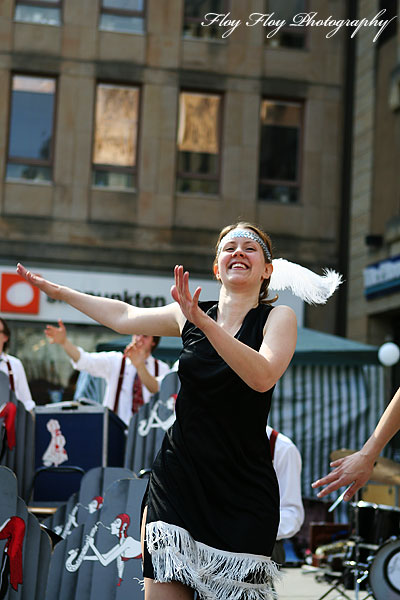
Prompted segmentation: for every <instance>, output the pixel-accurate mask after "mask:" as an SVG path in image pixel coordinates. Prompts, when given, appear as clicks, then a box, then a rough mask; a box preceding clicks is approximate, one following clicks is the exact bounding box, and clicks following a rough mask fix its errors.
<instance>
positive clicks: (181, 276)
mask: <svg viewBox="0 0 400 600" xmlns="http://www.w3.org/2000/svg"><path fill="white" fill-rule="evenodd" d="M174 275H175V285H173V286H172V288H171V296H172V297H173V299H174V300H175V302H177V303H178V304H179V306H180V307H181V311H182V313H183V314H184V316H185V317H186V319H187V320H188V321H190V322H191V323H193V324H194V325H196V326H197V327H200V328H201V323H202V322H204V320H205V318H206V315H205V313H204V312H203V311H202V310H201V308H199V296H200V292H201V287H198V288H196V290H195V292H194V294H193V296H192V294H191V293H190V291H189V273H188V271H185V272H184V271H183V267H182V265H176V267H175V269H174Z"/></svg>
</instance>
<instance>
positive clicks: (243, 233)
mask: <svg viewBox="0 0 400 600" xmlns="http://www.w3.org/2000/svg"><path fill="white" fill-rule="evenodd" d="M235 238H248V239H249V240H253V241H254V242H257V244H259V245H260V246H261V248H262V250H263V252H264V254H265V256H266V258H267V259H268V260H269V261H271V260H272V256H271V252H270V251H269V250H268V246H267V244H266V243H265V242H264V240H263V239H261V238H260V236H259V235H257V234H256V233H255V232H254V231H249V230H248V229H232V230H231V231H229V232H228V233H227V234H226V235H224V237H223V238H222V240H221V241H220V243H219V244H218V250H217V256H218V255H219V253H220V252H221V250H222V246H223V245H224V244H225V242H228V241H229V240H233V239H235Z"/></svg>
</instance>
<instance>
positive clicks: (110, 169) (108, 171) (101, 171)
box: [93, 83, 139, 188]
mask: <svg viewBox="0 0 400 600" xmlns="http://www.w3.org/2000/svg"><path fill="white" fill-rule="evenodd" d="M138 114H139V89H138V88H134V87H128V86H124V85H114V84H105V83H101V84H99V85H98V86H97V97H96V123H95V135H94V146H93V184H94V185H96V186H102V187H113V188H134V187H136V155H137V152H136V141H137V129H138Z"/></svg>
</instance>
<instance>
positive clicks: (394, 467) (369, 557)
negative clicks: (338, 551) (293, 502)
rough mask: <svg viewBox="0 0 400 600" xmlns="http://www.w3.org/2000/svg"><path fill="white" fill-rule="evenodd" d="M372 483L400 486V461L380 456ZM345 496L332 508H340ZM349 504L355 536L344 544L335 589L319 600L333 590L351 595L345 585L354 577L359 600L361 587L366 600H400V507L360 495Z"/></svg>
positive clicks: (336, 455)
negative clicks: (339, 572)
mask: <svg viewBox="0 0 400 600" xmlns="http://www.w3.org/2000/svg"><path fill="white" fill-rule="evenodd" d="M353 452H354V451H353V450H338V451H335V452H333V453H332V454H331V458H332V460H336V459H338V458H342V457H343V456H347V455H348V454H352V453H353ZM370 483H380V484H382V483H383V484H386V485H393V486H400V464H398V463H395V462H394V461H392V460H389V459H387V458H379V459H378V461H377V463H376V464H375V467H374V471H373V473H372V476H371V480H370ZM343 496H344V494H342V496H341V497H339V498H338V500H337V501H336V502H335V503H334V504H333V505H332V507H331V509H334V508H336V506H337V505H338V504H339V503H340V501H341V500H342V499H343ZM349 504H350V506H349V521H350V526H351V535H350V538H349V539H348V540H346V541H345V544H344V546H343V543H342V546H341V548H342V550H343V549H344V553H343V555H342V556H343V559H342V565H341V566H342V568H341V569H340V570H341V575H340V577H339V579H340V581H339V580H337V581H334V582H333V586H332V588H331V590H329V591H328V592H326V593H325V594H324V595H323V596H321V598H320V599H319V600H322V599H323V598H326V596H327V595H328V594H329V593H330V592H331V591H333V590H335V591H339V592H340V593H341V597H342V598H349V596H348V595H347V594H346V593H345V592H344V590H343V587H350V586H348V585H345V582H346V580H347V582H348V581H349V579H353V580H354V591H355V596H354V597H355V599H356V600H359V598H360V592H361V589H363V592H362V593H363V594H364V593H366V595H363V598H362V600H366V599H367V598H371V599H374V600H400V508H398V507H396V506H387V505H383V504H375V503H372V502H364V501H362V500H358V499H357V498H356V501H355V502H350V503H349ZM339 583H340V584H341V585H339ZM342 586H343V587H342ZM351 587H352V586H351Z"/></svg>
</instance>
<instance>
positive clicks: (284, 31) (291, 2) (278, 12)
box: [265, 0, 308, 50]
mask: <svg viewBox="0 0 400 600" xmlns="http://www.w3.org/2000/svg"><path fill="white" fill-rule="evenodd" d="M307 4H308V2H307V0H285V2H282V0H267V12H268V13H275V14H274V15H273V19H275V20H277V19H279V20H281V19H284V20H285V21H286V25H287V26H286V27H285V26H284V27H281V28H280V29H279V31H278V32H277V33H275V34H274V35H272V37H269V38H268V37H266V38H265V42H266V44H268V46H269V47H270V48H279V47H284V48H293V49H295V50H298V49H301V48H305V47H306V31H307V28H306V27H302V26H299V27H290V25H289V24H290V23H292V19H293V17H294V16H295V15H298V14H299V13H305V12H307ZM274 29H276V27H271V29H270V31H273V30H274ZM266 35H267V33H266Z"/></svg>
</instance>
